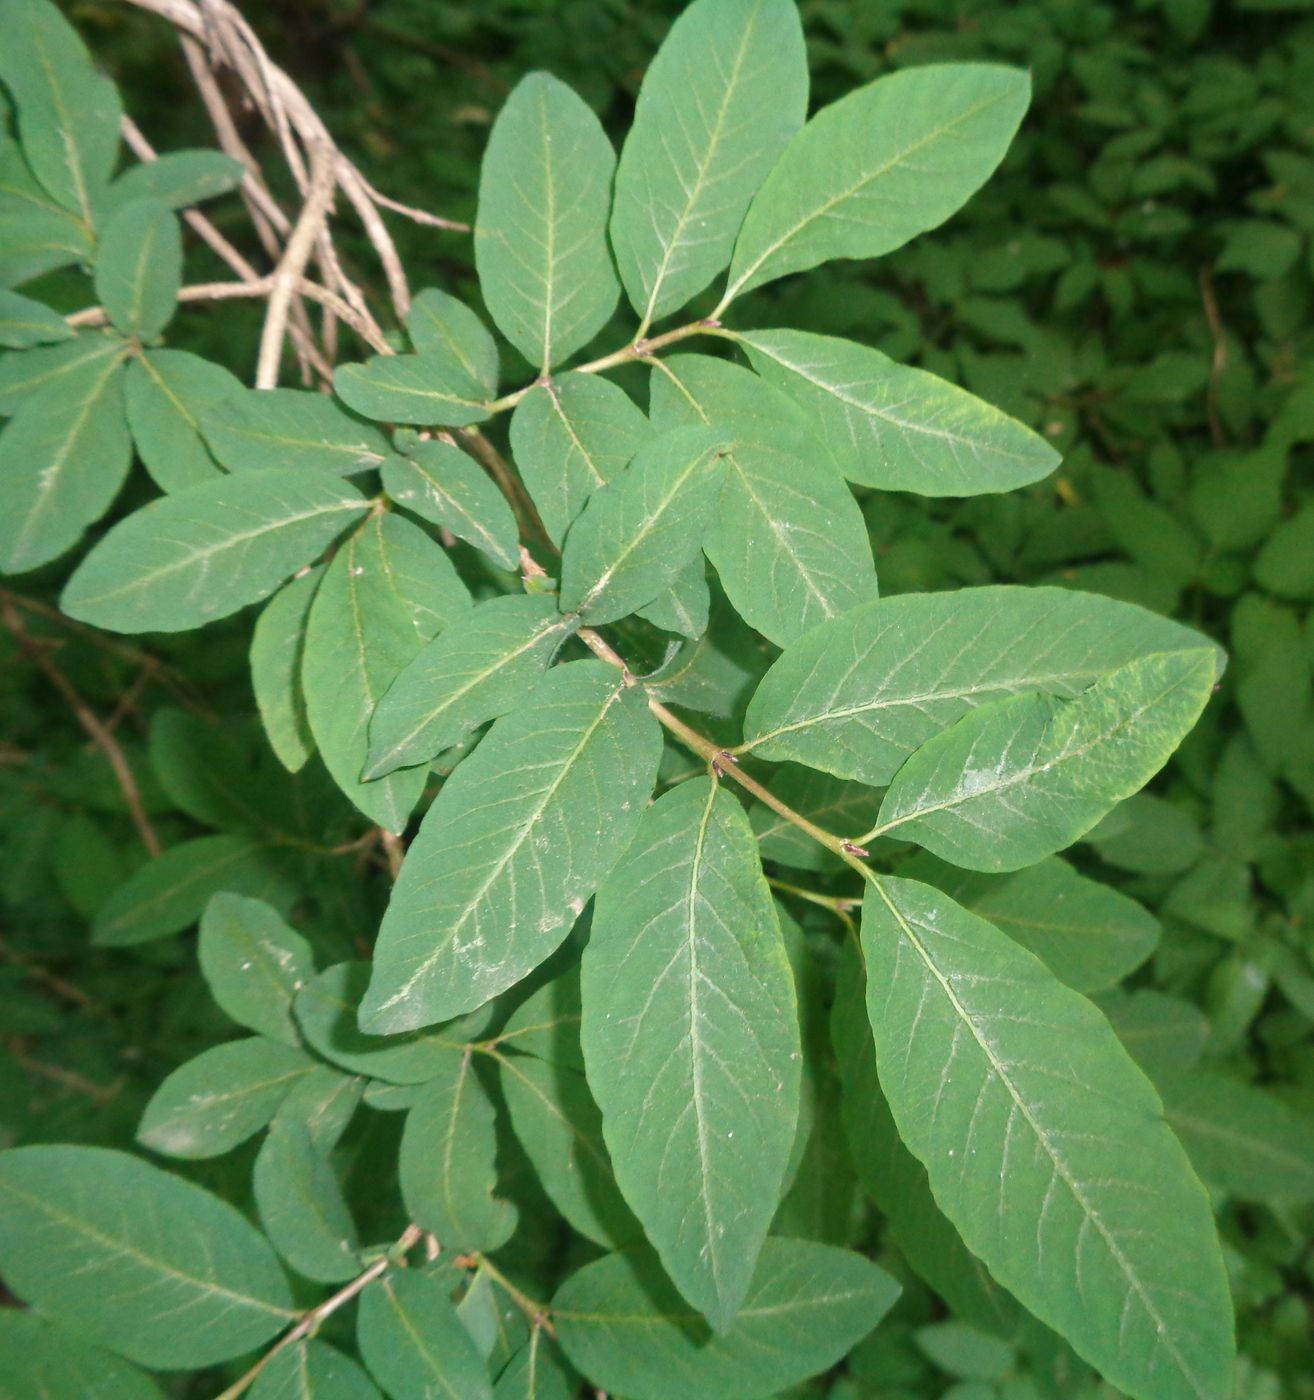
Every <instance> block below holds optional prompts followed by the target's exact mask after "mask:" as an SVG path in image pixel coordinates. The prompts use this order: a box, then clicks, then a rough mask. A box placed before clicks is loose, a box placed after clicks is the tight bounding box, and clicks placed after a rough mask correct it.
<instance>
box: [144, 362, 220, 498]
mask: <svg viewBox="0 0 1314 1400" xmlns="http://www.w3.org/2000/svg"><path fill="white" fill-rule="evenodd" d="M124 391H125V403H126V406H127V410H128V426H129V427H130V428H131V429H132V439H133V441H134V442H135V443H136V444H137V455H138V456H139V457H140V458H141V460H142V462H143V463H144V464H145V467H146V470H147V471H148V472H150V474H151V476H152V477H153V478H154V481H155V484H156V485H157V486H158V487H159V488H160V490H161V491H183V490H186V488H187V487H189V486H195V485H196V484H197V483H198V482H202V481H213V480H214V479H215V478H216V477H218V476H220V475H222V473H221V472H220V469H219V466H218V463H217V462H216V461H215V459H214V458H213V457H212V456H211V455H210V450H209V448H208V447H206V445H205V440H204V438H202V436H201V432H200V423H201V419H202V417H203V416H204V414H205V412H206V410H207V409H209V408H210V407H211V406H212V405H214V404H216V403H219V402H221V401H222V400H224V399H229V398H232V397H233V396H234V395H235V394H240V393H243V392H244V390H243V388H242V382H241V380H239V379H238V378H237V376H236V375H234V374H230V373H229V372H228V370H226V369H224V368H223V366H222V365H216V364H212V363H211V362H210V361H209V360H203V359H201V357H200V356H199V355H191V354H188V352H187V351H186V350H162V349H152V350H147V351H145V352H144V353H143V354H141V355H138V356H136V357H135V358H134V359H133V360H132V361H131V362H130V363H129V365H128V375H127V378H126V380H125V381H124Z"/></svg>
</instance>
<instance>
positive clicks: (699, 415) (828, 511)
mask: <svg viewBox="0 0 1314 1400" xmlns="http://www.w3.org/2000/svg"><path fill="white" fill-rule="evenodd" d="M652 417H653V422H654V423H655V424H656V425H657V427H659V428H670V427H675V426H678V425H680V424H689V423H706V424H708V425H709V426H711V427H713V428H714V429H716V430H717V431H718V432H723V433H726V434H727V435H728V436H729V437H730V438H731V439H732V440H733V441H734V444H735V446H734V449H733V450H732V451H731V452H729V453H728V454H727V456H726V458H725V461H726V464H727V467H728V470H727V472H726V481H725V486H724V488H723V490H722V492H721V496H720V502H719V504H718V507H717V511H716V514H715V516H714V518H713V519H712V521H711V522H710V523H709V525H708V529H707V537H706V540H705V541H704V548H705V549H706V551H707V557H708V558H709V559H710V560H711V561H712V564H713V565H714V566H715V568H716V571H717V573H718V574H719V575H720V578H721V583H722V585H723V586H724V588H725V591H726V596H727V597H728V598H729V599H730V602H731V603H732V604H733V605H734V607H735V610H736V611H737V612H738V613H739V615H740V616H741V617H742V618H743V619H744V620H745V621H746V622H747V623H748V624H749V625H750V626H751V627H754V628H756V629H757V630H758V631H759V632H761V633H762V634H763V635H764V636H766V637H767V638H768V639H769V640H770V641H773V642H775V643H777V644H778V645H780V646H784V645H786V644H787V643H789V642H791V641H793V640H794V638H795V637H797V636H799V635H800V634H801V633H803V632H805V631H807V630H808V629H809V628H810V627H813V626H815V625H816V624H817V623H819V622H822V621H824V620H825V619H827V618H833V617H837V616H839V614H841V613H842V612H844V611H845V610H846V609H848V608H851V607H853V606H854V605H855V604H857V603H860V602H862V601H864V600H865V599H867V598H870V597H872V596H873V595H874V594H875V592H876V572H875V569H874V567H873V565H872V559H871V543H870V541H869V539H868V536H867V526H866V524H865V522H864V521H863V518H862V512H861V511H860V510H859V509H858V503H857V502H856V501H855V500H854V499H853V496H852V495H851V494H850V492H849V489H848V487H847V486H845V484H844V481H843V479H842V478H841V476H840V474H839V471H838V469H837V468H836V467H835V464H834V462H833V461H832V460H831V458H830V456H829V455H828V454H827V452H826V450H825V448H824V447H823V446H822V444H821V443H820V441H819V440H818V439H817V437H816V436H815V434H814V433H813V431H812V428H811V425H810V424H809V422H808V421H807V419H806V416H805V415H804V413H803V411H802V410H801V409H800V408H798V407H797V405H795V404H793V403H792V402H791V401H790V400H789V399H788V398H786V397H785V395H784V394H782V393H780V391H779V390H777V389H773V388H772V387H771V386H770V385H769V384H767V383H766V382H765V381H763V380H761V379H759V378H758V377H757V375H755V374H753V373H752V372H751V371H750V370H746V369H744V368H742V367H741V366H739V365H734V364H730V363H729V362H728V361H725V360H714V359H711V358H710V357H709V356H706V355H677V356H675V357H673V358H672V359H669V360H663V361H661V362H660V366H659V369H658V370H656V371H654V375H653V382H652Z"/></svg>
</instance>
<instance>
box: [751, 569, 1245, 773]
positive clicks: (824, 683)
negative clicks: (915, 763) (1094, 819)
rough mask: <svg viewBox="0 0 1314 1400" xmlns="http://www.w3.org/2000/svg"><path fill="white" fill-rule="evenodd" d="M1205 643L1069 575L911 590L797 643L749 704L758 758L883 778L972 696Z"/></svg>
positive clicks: (1074, 678) (1071, 691)
mask: <svg viewBox="0 0 1314 1400" xmlns="http://www.w3.org/2000/svg"><path fill="white" fill-rule="evenodd" d="M1202 644H1203V639H1202V638H1201V636H1200V634H1199V633H1198V632H1193V631H1191V629H1190V628H1187V627H1182V626H1180V625H1179V624H1177V623H1175V622H1169V621H1168V620H1167V619H1166V618H1161V617H1156V616H1155V615H1154V614H1153V613H1150V612H1147V611H1145V610H1144V609H1143V608H1138V607H1135V606H1134V605H1133V604H1131V603H1120V602H1117V601H1115V600H1114V599H1112V598H1105V597H1101V596H1099V595H1098V594H1093V593H1077V592H1075V591H1073V590H1071V589H1066V588H1017V587H1010V586H1008V585H999V586H993V587H987V588H970V589H967V588H964V589H959V590H957V591H956V592H951V593H906V594H903V595H901V596H899V597H897V598H882V599H880V600H879V601H878V602H871V603H867V604H866V605H864V606H862V607H858V608H854V609H853V610H852V611H850V612H849V613H848V614H847V615H846V616H845V617H842V618H839V619H837V620H835V621H833V622H829V623H826V624H824V625H823V626H821V627H818V628H816V629H815V630H814V631H813V632H811V633H810V634H809V635H808V636H807V637H804V638H801V639H800V640H799V641H798V642H796V643H795V644H794V645H792V646H791V647H789V648H788V650H787V651H786V652H785V654H784V655H783V656H781V657H780V659H779V660H778V661H777V662H776V663H775V665H774V666H772V668H771V669H770V670H769V671H768V672H767V674H766V675H765V677H763V680H762V683H761V685H759V686H758V689H757V693H756V694H755V695H754V696H753V699H752V701H751V702H750V703H749V706H748V714H747V716H746V717H745V720H744V737H745V739H746V740H747V741H748V747H750V748H751V749H752V750H753V751H754V752H755V753H757V754H758V755H759V756H760V757H762V758H768V759H771V760H773V761H776V762H779V761H781V760H784V759H793V760H794V761H795V762H796V763H805V764H807V765H808V766H809V767H813V768H821V769H824V770H825V771H826V772H828V773H834V774H836V775H837V776H838V777H842V778H856V779H858V780H859V781H860V782H864V783H869V784H871V785H872V786H873V787H883V786H884V785H885V784H886V783H888V782H889V781H890V779H891V778H892V777H893V776H894V774H895V772H896V771H897V769H898V768H899V765H900V764H901V763H902V762H903V760H904V759H905V758H906V757H907V756H908V754H910V753H911V752H912V751H913V750H914V749H915V748H918V747H919V746H920V745H921V744H923V743H925V742H926V740H927V739H929V738H931V736H932V735H934V734H937V733H939V731H940V730H942V729H944V728H945V727H946V726H947V725H950V724H952V723H953V722H954V720H956V719H958V718H959V716H961V715H963V714H966V713H967V711H968V710H970V709H971V708H972V707H973V706H976V705H981V704H984V703H985V702H986V701H987V700H994V699H997V698H999V697H1001V696H1006V695H1017V694H1020V693H1021V692H1023V691H1028V690H1044V691H1048V692H1050V693H1051V694H1054V695H1061V696H1072V695H1076V694H1077V693H1078V692H1079V691H1082V690H1084V689H1085V688H1086V687H1087V686H1089V685H1091V684H1093V683H1094V682H1095V681H1096V680H1098V679H1099V678H1100V677H1101V676H1103V675H1106V674H1108V672H1110V671H1113V670H1115V669H1116V668H1117V667H1119V666H1122V665H1124V664H1125V663H1126V662H1128V661H1131V660H1134V659H1135V658H1136V657H1139V656H1147V655H1149V654H1150V653H1152V652H1157V651H1181V650H1186V649H1188V648H1192V647H1198V646H1201V645H1202ZM1221 661H1222V657H1221V653H1219V664H1220V669H1221Z"/></svg>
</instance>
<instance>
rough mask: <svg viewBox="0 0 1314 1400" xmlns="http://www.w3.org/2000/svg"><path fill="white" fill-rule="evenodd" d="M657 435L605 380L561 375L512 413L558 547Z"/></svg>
mask: <svg viewBox="0 0 1314 1400" xmlns="http://www.w3.org/2000/svg"><path fill="white" fill-rule="evenodd" d="M650 434H651V430H650V428H649V426H648V420H647V418H646V417H645V416H644V414H643V412H642V410H641V409H639V408H638V407H637V406H636V405H635V403H634V400H633V399H631V398H630V396H629V395H628V394H627V393H626V392H625V390H624V389H622V388H620V387H619V386H617V385H615V384H613V383H612V382H611V380H609V379H604V378H603V377H602V376H601V375H600V374H575V373H571V374H562V375H557V376H554V377H553V378H552V379H550V380H549V381H548V382H547V383H545V384H539V385H536V386H535V387H534V388H533V389H532V390H530V392H529V393H528V394H526V395H525V397H524V398H523V399H521V400H520V402H519V403H518V404H517V405H516V408H515V412H514V413H513V414H512V415H511V451H512V454H513V455H514V457H515V461H516V466H517V467H518V468H519V470H520V476H521V478H522V480H523V481H524V483H525V487H526V489H527V490H528V492H529V495H530V498H531V499H532V500H533V502H534V505H535V506H536V507H537V509H538V513H539V515H540V516H542V518H543V524H544V526H545V527H546V529H547V532H548V535H549V537H550V538H551V539H552V541H553V543H554V544H560V543H561V541H562V540H563V539H564V538H565V535H566V531H567V529H569V527H570V523H571V521H573V520H574V519H575V517H576V516H577V515H578V514H579V513H580V511H581V510H583V509H584V503H585V502H586V501H587V500H588V498H589V497H590V496H591V495H592V494H593V492H594V491H596V490H597V489H598V487H599V486H601V485H602V484H603V483H604V482H607V481H610V480H611V479H612V477H614V476H616V475H618V474H619V473H620V472H621V470H622V469H623V468H624V466H625V464H626V463H627V462H628V461H629V460H630V459H631V458H632V457H633V456H634V454H635V453H636V452H637V451H638V450H639V448H640V447H642V446H643V444H644V443H645V442H646V441H647V440H648V438H649V436H650Z"/></svg>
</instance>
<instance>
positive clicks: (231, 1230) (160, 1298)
mask: <svg viewBox="0 0 1314 1400" xmlns="http://www.w3.org/2000/svg"><path fill="white" fill-rule="evenodd" d="M0 1222H2V1227H0V1272H2V1273H3V1274H4V1277H5V1281H6V1283H8V1285H9V1286H10V1288H12V1289H13V1290H14V1292H15V1293H17V1294H18V1296H19V1297H20V1298H22V1299H24V1300H25V1301H26V1302H27V1303H29V1304H30V1305H31V1306H32V1307H35V1308H39V1309H40V1310H41V1311H42V1312H43V1313H46V1314H48V1315H49V1316H50V1317H51V1318H52V1319H53V1320H54V1321H56V1322H59V1323H62V1324H63V1325H65V1326H68V1327H70V1328H72V1329H73V1330H74V1331H75V1332H76V1333H77V1334H78V1335H79V1337H80V1338H84V1339H85V1340H87V1341H91V1342H100V1343H103V1344H105V1345H106V1346H109V1347H111V1348H113V1350H115V1351H117V1352H119V1353H121V1354H122V1355H124V1356H126V1357H128V1359H129V1360H131V1361H136V1362H138V1363H139V1364H140V1365H143V1366H150V1367H155V1368H158V1369H161V1370H179V1369H192V1368H195V1367H200V1366H208V1365H212V1364H213V1363H215V1362H217V1361H226V1360H227V1359H228V1358H229V1357H233V1356H241V1355H242V1353H243V1352H247V1351H250V1350H252V1349H253V1348H254V1347H258V1346H260V1345H261V1343H263V1342H266V1341H268V1340H269V1339H270V1338H271V1337H272V1336H273V1335H274V1334H275V1333H276V1332H280V1331H282V1329H283V1328H284V1327H286V1326H287V1325H288V1323H289V1322H291V1321H292V1320H293V1318H294V1316H295V1314H294V1313H293V1312H292V1307H291V1304H292V1300H291V1297H290V1296H289V1294H288V1289H287V1281H286V1280H285V1279H284V1277H283V1272H282V1270H281V1269H280V1268H279V1266H278V1263H277V1261H276V1260H275V1258H274V1255H273V1251H272V1250H271V1249H270V1248H269V1246H268V1244H266V1242H265V1240H264V1238H263V1237H262V1236H261V1235H260V1234H258V1233H257V1231H256V1230H255V1229H253V1228H252V1226H251V1225H249V1224H248V1223H247V1221H246V1220H245V1219H244V1218H243V1217H242V1216H241V1215H239V1214H238V1212H237V1211H236V1210H234V1209H233V1207H232V1206H230V1205H228V1204H227V1203H226V1202H224V1201H221V1200H219V1198H218V1197H216V1196H212V1195H211V1194H210V1193H209V1192H208V1191H204V1190H202V1189H201V1188H200V1187H199V1186H193V1185H192V1183H191V1182H189V1181H183V1180H182V1179H181V1178H180V1177H177V1176H174V1175H172V1174H171V1173H169V1172H164V1171H161V1170H160V1169H159V1168H158V1167H153V1166H150V1165H149V1164H148V1163H146V1162H142V1161H139V1160H138V1159H137V1158H135V1157H130V1156H128V1155H127V1153H124V1152H111V1151H108V1150H106V1149H104V1148H99V1147H63V1146H60V1147H19V1148H15V1149H12V1150H10V1151H8V1152H4V1153H0ZM108 1278H112V1279H113V1286H112V1287H111V1286H107V1279H108ZM180 1315H183V1316H185V1317H186V1319H187V1321H186V1326H180V1325H179V1321H178V1319H179V1316H180Z"/></svg>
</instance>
